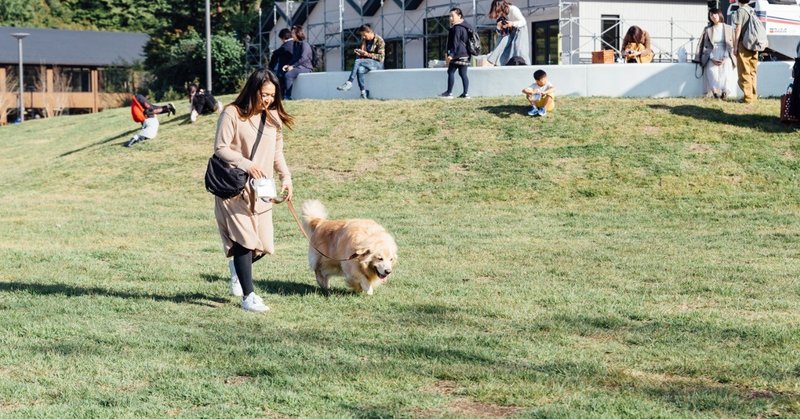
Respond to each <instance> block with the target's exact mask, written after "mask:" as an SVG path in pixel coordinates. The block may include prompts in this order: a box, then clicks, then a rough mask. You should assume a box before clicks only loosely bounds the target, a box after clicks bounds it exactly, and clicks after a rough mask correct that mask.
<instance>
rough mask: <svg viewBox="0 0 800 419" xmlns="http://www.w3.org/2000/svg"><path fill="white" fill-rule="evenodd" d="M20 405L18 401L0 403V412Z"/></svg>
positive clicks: (9, 410) (13, 409)
mask: <svg viewBox="0 0 800 419" xmlns="http://www.w3.org/2000/svg"><path fill="white" fill-rule="evenodd" d="M20 407H22V405H21V404H19V403H0V412H13V411H15V410H17V409H19V408H20Z"/></svg>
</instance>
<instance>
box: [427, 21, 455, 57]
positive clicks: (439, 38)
mask: <svg viewBox="0 0 800 419" xmlns="http://www.w3.org/2000/svg"><path fill="white" fill-rule="evenodd" d="M449 29H450V19H449V17H448V16H439V17H431V18H427V19H425V66H426V67H427V65H428V61H430V60H444V58H445V55H446V54H447V32H448V30H449Z"/></svg>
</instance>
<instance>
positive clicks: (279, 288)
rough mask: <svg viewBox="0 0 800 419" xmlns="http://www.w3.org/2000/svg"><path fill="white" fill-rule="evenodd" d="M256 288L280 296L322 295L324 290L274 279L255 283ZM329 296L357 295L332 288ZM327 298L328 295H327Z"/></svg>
mask: <svg viewBox="0 0 800 419" xmlns="http://www.w3.org/2000/svg"><path fill="white" fill-rule="evenodd" d="M253 282H254V283H255V286H256V288H258V289H263V290H264V291H265V292H267V293H270V294H278V295H301V296H302V295H308V294H321V295H325V293H324V292H322V289H321V288H320V287H318V286H317V285H311V284H306V283H302V282H291V281H280V280H274V279H267V280H261V281H253ZM329 295H354V296H355V295H356V294H355V293H353V292H350V291H347V290H345V289H342V288H333V287H332V288H331V289H330V294H329ZM326 297H327V295H326Z"/></svg>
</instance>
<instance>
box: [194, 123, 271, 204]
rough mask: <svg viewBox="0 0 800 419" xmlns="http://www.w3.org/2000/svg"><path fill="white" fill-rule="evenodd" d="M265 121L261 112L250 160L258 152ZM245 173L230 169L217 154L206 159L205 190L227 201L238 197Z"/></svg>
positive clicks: (241, 189) (245, 178) (246, 176)
mask: <svg viewBox="0 0 800 419" xmlns="http://www.w3.org/2000/svg"><path fill="white" fill-rule="evenodd" d="M266 120H267V112H266V111H264V112H261V123H260V124H259V126H258V135H257V136H256V143H255V144H254V145H253V151H252V152H251V153H250V158H251V159H252V158H253V157H254V156H255V155H256V150H258V143H260V142H261V134H262V133H263V132H264V123H265V122H266ZM248 176H249V175H248V174H247V172H245V171H244V170H242V169H239V168H238V167H230V165H229V164H228V163H226V162H225V161H224V160H222V159H221V158H219V157H217V154H216V153H215V154H214V155H212V156H211V158H210V159H208V167H207V168H206V190H207V191H209V192H211V193H212V194H214V195H216V196H218V197H220V198H222V199H228V198H231V197H234V196H236V195H239V194H240V193H242V191H243V190H244V187H245V185H247V178H248Z"/></svg>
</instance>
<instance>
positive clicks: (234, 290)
mask: <svg viewBox="0 0 800 419" xmlns="http://www.w3.org/2000/svg"><path fill="white" fill-rule="evenodd" d="M228 269H230V271H231V282H230V284H229V287H230V290H231V295H234V296H236V297H244V292H243V291H242V284H240V283H239V275H236V267H235V266H233V259H230V260H228Z"/></svg>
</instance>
